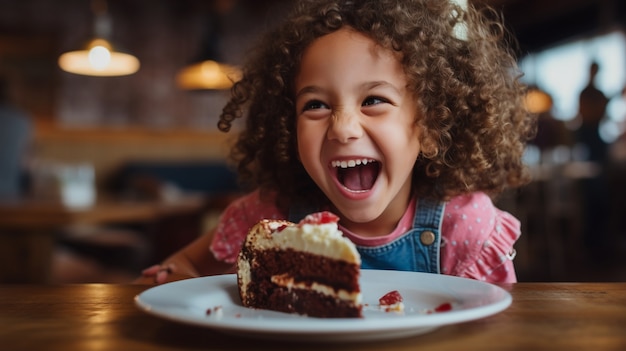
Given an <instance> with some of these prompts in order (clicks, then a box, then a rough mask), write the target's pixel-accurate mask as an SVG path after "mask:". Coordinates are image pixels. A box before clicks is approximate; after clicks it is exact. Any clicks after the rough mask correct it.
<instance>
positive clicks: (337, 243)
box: [248, 220, 361, 266]
mask: <svg viewBox="0 0 626 351" xmlns="http://www.w3.org/2000/svg"><path fill="white" fill-rule="evenodd" d="M257 226H260V227H257V228H253V230H252V235H254V236H257V237H256V240H252V239H254V238H252V237H249V238H248V240H252V242H253V243H255V244H256V245H255V248H256V249H258V250H266V249H271V248H277V249H282V250H284V249H294V250H297V251H304V252H308V253H311V254H316V255H322V256H326V257H329V258H332V259H336V260H343V261H346V262H348V263H354V264H356V265H359V266H360V265H361V256H360V255H359V253H358V251H357V249H356V246H355V245H354V243H352V241H350V240H349V239H348V238H346V237H344V236H343V234H342V233H341V231H339V229H338V228H337V223H334V222H333V223H325V224H315V225H313V224H300V225H296V224H293V223H290V222H286V221H269V220H268V221H262V222H260V223H259V224H257ZM280 227H284V228H282V229H281V230H279V231H276V230H277V229H279V228H280ZM255 229H256V230H255Z"/></svg>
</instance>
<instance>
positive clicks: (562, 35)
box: [470, 0, 626, 54]
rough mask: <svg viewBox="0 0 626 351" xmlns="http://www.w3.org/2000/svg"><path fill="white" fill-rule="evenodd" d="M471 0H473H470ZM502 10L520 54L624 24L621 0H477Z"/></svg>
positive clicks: (625, 4) (625, 3)
mask: <svg viewBox="0 0 626 351" xmlns="http://www.w3.org/2000/svg"><path fill="white" fill-rule="evenodd" d="M470 1H472V0H470ZM476 1H477V2H482V3H488V4H490V5H491V6H493V7H494V8H496V9H498V10H501V11H502V13H503V15H504V17H505V20H506V23H507V25H508V26H509V28H510V29H511V31H512V32H513V33H514V34H515V37H516V38H517V40H518V41H519V45H520V49H521V54H526V53H529V52H534V51H539V50H541V49H543V48H546V47H549V46H552V45H555V44H558V43H560V42H564V41H568V40H572V39H574V38H578V37H581V38H582V37H585V36H590V35H593V34H599V33H603V32H606V31H609V30H612V29H615V28H622V29H624V28H626V1H624V0H476Z"/></svg>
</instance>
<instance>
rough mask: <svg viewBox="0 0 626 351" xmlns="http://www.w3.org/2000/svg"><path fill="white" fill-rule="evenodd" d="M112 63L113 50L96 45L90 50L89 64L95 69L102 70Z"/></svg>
mask: <svg viewBox="0 0 626 351" xmlns="http://www.w3.org/2000/svg"><path fill="white" fill-rule="evenodd" d="M110 63H111V52H110V51H109V50H108V49H107V48H105V47H104V46H94V47H93V48H91V50H89V64H90V65H91V67H93V69H95V70H98V71H102V70H104V69H106V68H107V67H108V66H109V64H110Z"/></svg>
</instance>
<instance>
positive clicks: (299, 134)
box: [296, 122, 317, 167]
mask: <svg viewBox="0 0 626 351" xmlns="http://www.w3.org/2000/svg"><path fill="white" fill-rule="evenodd" d="M296 141H297V147H298V157H299V158H300V162H302V163H303V164H304V165H305V167H306V166H307V165H308V164H309V163H310V162H311V158H312V155H313V154H314V153H315V150H316V146H317V145H316V141H315V133H313V132H312V130H311V128H309V127H308V126H306V123H300V122H298V124H297V125H296Z"/></svg>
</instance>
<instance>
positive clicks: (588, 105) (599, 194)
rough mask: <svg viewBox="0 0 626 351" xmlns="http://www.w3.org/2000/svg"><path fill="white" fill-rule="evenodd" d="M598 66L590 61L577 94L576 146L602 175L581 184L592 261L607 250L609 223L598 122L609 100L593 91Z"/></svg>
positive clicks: (603, 147) (586, 240) (586, 241)
mask: <svg viewBox="0 0 626 351" xmlns="http://www.w3.org/2000/svg"><path fill="white" fill-rule="evenodd" d="M599 71H600V65H599V64H598V63H597V62H595V61H593V62H591V64H590V65H589V80H588V82H587V86H585V88H584V89H583V90H582V91H581V92H580V95H579V100H578V103H579V105H578V118H579V119H580V123H581V124H580V127H579V128H578V129H577V130H576V142H577V143H579V144H582V145H584V146H586V148H587V152H588V157H587V159H586V160H587V161H590V162H594V163H596V164H597V165H598V166H599V167H600V169H601V172H600V174H599V175H597V176H593V177H589V178H587V179H583V180H582V196H583V209H584V211H585V221H584V223H585V224H584V229H583V240H584V245H585V247H586V249H587V250H588V251H589V253H591V254H592V255H593V256H594V257H597V258H602V259H605V258H606V257H607V256H606V250H607V249H608V248H609V243H608V242H607V241H608V233H607V231H608V220H609V218H608V217H609V216H608V213H609V210H610V208H609V196H608V188H607V182H606V179H605V173H606V162H607V158H608V145H607V143H606V142H605V141H604V140H602V138H601V137H600V128H599V127H600V122H601V121H602V120H603V119H604V117H605V114H606V108H607V105H608V103H609V99H608V98H607V97H606V95H605V94H604V93H603V92H602V91H601V90H600V89H598V88H597V87H596V77H597V75H598V72H599Z"/></svg>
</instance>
